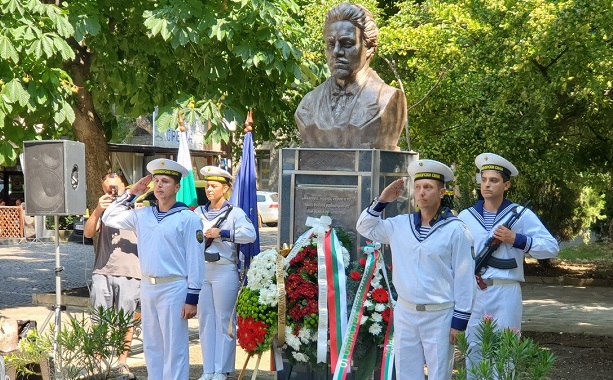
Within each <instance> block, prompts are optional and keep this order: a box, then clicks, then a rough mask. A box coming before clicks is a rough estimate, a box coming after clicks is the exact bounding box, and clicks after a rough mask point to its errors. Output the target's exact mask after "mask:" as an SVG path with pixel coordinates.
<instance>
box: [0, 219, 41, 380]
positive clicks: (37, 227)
mask: <svg viewBox="0 0 613 380" xmlns="http://www.w3.org/2000/svg"><path fill="white" fill-rule="evenodd" d="M44 223H45V222H44V219H43V217H42V216H34V238H27V237H22V238H21V239H19V241H18V242H17V244H22V243H28V246H27V247H26V248H30V247H31V246H32V244H36V243H39V244H42V245H44V246H45V247H46V246H47V243H45V242H44V241H43V240H42V239H41V236H42V231H41V230H44ZM0 380H1V379H0Z"/></svg>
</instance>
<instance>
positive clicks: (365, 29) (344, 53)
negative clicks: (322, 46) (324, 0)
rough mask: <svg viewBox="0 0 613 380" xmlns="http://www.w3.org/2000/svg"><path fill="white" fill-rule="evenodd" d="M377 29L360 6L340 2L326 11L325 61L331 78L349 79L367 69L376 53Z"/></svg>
mask: <svg viewBox="0 0 613 380" xmlns="http://www.w3.org/2000/svg"><path fill="white" fill-rule="evenodd" d="M378 37H379V29H378V28H377V24H376V23H375V19H374V17H373V15H372V14H371V13H370V12H369V11H368V9H366V8H364V7H363V6H361V5H357V4H351V3H342V4H339V5H337V6H335V7H334V8H332V9H330V10H329V11H328V14H327V15H326V21H325V23H324V40H325V42H326V59H327V60H328V67H329V68H330V72H331V73H332V76H334V77H337V78H339V79H346V78H347V79H350V78H349V77H352V76H354V75H355V74H356V73H357V72H358V71H359V70H361V69H362V68H363V67H365V66H366V67H367V66H368V65H369V63H370V60H371V59H372V57H373V56H374V54H375V52H376V51H377V44H378Z"/></svg>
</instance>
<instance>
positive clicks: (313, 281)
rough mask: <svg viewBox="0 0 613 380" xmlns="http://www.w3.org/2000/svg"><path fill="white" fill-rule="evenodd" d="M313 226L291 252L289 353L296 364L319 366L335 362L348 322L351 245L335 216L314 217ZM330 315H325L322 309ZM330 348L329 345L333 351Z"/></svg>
mask: <svg viewBox="0 0 613 380" xmlns="http://www.w3.org/2000/svg"><path fill="white" fill-rule="evenodd" d="M307 225H308V226H310V227H312V228H311V229H310V230H308V231H307V232H305V233H304V234H303V235H302V236H300V237H299V238H298V239H297V241H296V243H295V244H294V247H293V248H292V250H291V251H290V252H289V254H288V256H287V258H286V260H287V263H288V269H287V277H286V280H285V290H286V294H287V320H286V324H287V325H286V329H285V343H286V345H285V347H284V350H285V353H286V356H287V358H288V360H289V361H290V363H292V364H300V363H302V364H307V365H308V366H309V367H310V368H314V369H316V370H322V369H324V368H326V369H327V364H328V363H330V364H332V365H334V363H335V360H336V358H337V355H338V352H339V351H340V344H341V343H342V333H343V332H344V331H345V327H346V321H347V318H346V315H347V305H346V303H347V296H346V291H345V288H346V269H345V268H346V267H347V265H348V264H349V251H348V250H347V249H346V248H345V247H344V246H343V245H342V244H341V240H343V239H342V233H339V232H338V231H335V230H334V229H332V228H330V218H329V217H325V216H324V217H321V218H320V219H315V218H308V219H307ZM322 312H324V313H325V314H324V315H327V316H328V318H323V319H322V318H320V315H321V313H322ZM328 349H329V351H328Z"/></svg>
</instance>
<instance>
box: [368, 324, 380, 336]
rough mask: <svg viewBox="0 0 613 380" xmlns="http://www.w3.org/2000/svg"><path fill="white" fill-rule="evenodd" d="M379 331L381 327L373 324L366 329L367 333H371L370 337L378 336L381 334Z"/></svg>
mask: <svg viewBox="0 0 613 380" xmlns="http://www.w3.org/2000/svg"><path fill="white" fill-rule="evenodd" d="M381 331H382V329H381V325H380V324H378V323H373V324H372V325H370V327H369V328H368V332H369V333H371V334H372V335H379V334H381Z"/></svg>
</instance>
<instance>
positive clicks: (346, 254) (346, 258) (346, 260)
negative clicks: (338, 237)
mask: <svg viewBox="0 0 613 380" xmlns="http://www.w3.org/2000/svg"><path fill="white" fill-rule="evenodd" d="M341 252H343V265H344V266H345V268H347V267H348V266H349V263H350V262H351V256H350V255H349V251H348V250H347V248H345V247H344V246H341Z"/></svg>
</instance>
